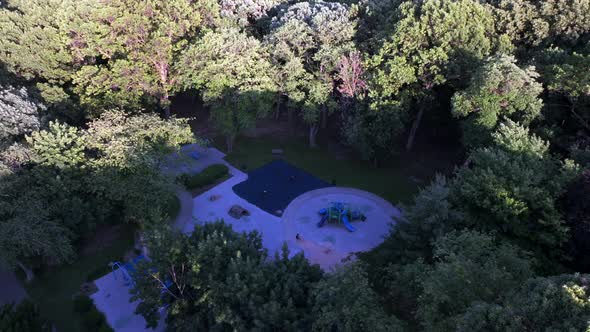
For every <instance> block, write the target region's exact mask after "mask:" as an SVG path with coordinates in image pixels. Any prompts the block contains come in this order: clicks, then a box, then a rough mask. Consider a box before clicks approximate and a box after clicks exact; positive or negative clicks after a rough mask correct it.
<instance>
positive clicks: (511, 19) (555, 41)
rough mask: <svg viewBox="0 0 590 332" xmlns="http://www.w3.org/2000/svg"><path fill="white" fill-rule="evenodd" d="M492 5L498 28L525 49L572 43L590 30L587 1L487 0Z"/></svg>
mask: <svg viewBox="0 0 590 332" xmlns="http://www.w3.org/2000/svg"><path fill="white" fill-rule="evenodd" d="M485 2H487V3H490V4H492V5H494V6H495V8H496V10H495V14H496V15H495V16H496V25H497V26H498V29H499V30H500V31H501V32H503V33H506V34H507V35H508V36H510V39H511V40H512V42H513V43H514V44H515V45H517V46H518V47H520V48H522V49H524V50H526V49H527V48H529V49H530V48H531V47H545V46H548V45H561V46H572V45H575V44H576V43H577V42H578V40H583V39H585V36H587V35H588V33H590V2H589V1H587V0H581V1H562V0H545V1H535V0H486V1H485Z"/></svg>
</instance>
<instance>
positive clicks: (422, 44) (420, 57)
mask: <svg viewBox="0 0 590 332" xmlns="http://www.w3.org/2000/svg"><path fill="white" fill-rule="evenodd" d="M393 22H395V26H394V28H393V29H392V30H393V34H392V35H391V36H389V38H388V39H387V41H386V42H385V43H384V44H383V46H382V47H381V49H380V50H379V52H378V54H376V55H375V56H374V57H373V58H372V60H371V64H372V67H373V68H374V69H373V71H374V75H373V79H372V85H371V93H370V96H371V97H372V100H373V102H372V107H373V109H375V110H376V111H379V110H380V109H382V108H385V107H390V106H392V105H393V106H395V107H399V105H400V104H401V105H405V107H402V108H400V110H405V111H407V109H408V107H409V105H410V104H409V103H408V100H407V99H408V97H409V98H411V99H412V100H414V103H416V104H417V107H416V108H417V113H416V114H414V115H413V116H412V117H413V123H412V126H411V128H410V131H409V135H408V140H407V143H406V149H408V150H409V149H411V148H412V146H413V142H414V137H415V134H416V131H417V129H418V127H419V125H420V122H421V119H422V116H423V114H424V111H425V109H426V108H427V107H428V101H429V100H430V98H431V97H432V96H433V94H432V90H433V88H434V87H436V86H438V85H441V84H444V83H447V84H457V83H458V82H461V81H463V80H466V79H469V77H470V73H471V72H472V71H473V70H474V69H475V68H477V66H478V65H479V63H480V62H481V61H482V60H483V59H485V58H486V57H487V56H489V55H490V54H492V53H493V52H495V51H496V50H498V49H506V48H508V47H509V46H508V45H506V43H505V41H506V40H505V38H501V37H499V36H498V35H497V34H496V32H495V27H494V16H493V14H492V10H491V7H489V6H487V5H484V4H481V3H479V2H477V1H471V0H460V1H452V0H426V1H418V2H415V1H407V2H404V3H402V4H401V5H400V6H399V7H398V8H397V10H396V15H395V19H394V20H393ZM401 118H403V117H400V119H401Z"/></svg>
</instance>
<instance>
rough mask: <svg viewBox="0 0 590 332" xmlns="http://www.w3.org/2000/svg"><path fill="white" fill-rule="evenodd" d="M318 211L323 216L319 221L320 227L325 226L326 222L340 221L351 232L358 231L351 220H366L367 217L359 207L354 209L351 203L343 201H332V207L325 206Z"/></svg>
mask: <svg viewBox="0 0 590 332" xmlns="http://www.w3.org/2000/svg"><path fill="white" fill-rule="evenodd" d="M318 213H319V214H320V216H322V219H321V220H320V221H319V222H318V227H322V226H324V225H325V224H326V222H339V223H342V224H343V225H344V227H345V228H346V229H347V230H348V231H350V232H354V231H356V228H354V226H352V225H351V224H350V222H351V221H355V220H361V221H365V220H366V217H365V216H364V215H363V214H362V213H361V212H360V210H359V209H356V208H355V209H353V208H351V206H350V204H345V203H342V202H332V203H331V206H330V207H328V208H323V209H321V210H319V211H318Z"/></svg>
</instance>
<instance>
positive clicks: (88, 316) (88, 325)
mask: <svg viewBox="0 0 590 332" xmlns="http://www.w3.org/2000/svg"><path fill="white" fill-rule="evenodd" d="M82 325H83V326H84V327H85V330H86V331H88V332H94V331H98V330H99V329H101V328H102V326H103V325H106V320H105V318H104V315H103V314H102V313H101V312H100V311H98V310H97V309H96V308H95V307H92V309H90V311H88V312H86V313H85V314H84V315H83V316H82Z"/></svg>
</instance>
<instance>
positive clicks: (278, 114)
mask: <svg viewBox="0 0 590 332" xmlns="http://www.w3.org/2000/svg"><path fill="white" fill-rule="evenodd" d="M280 118H281V94H280V93H279V96H278V98H277V108H276V110H275V120H278V119H280Z"/></svg>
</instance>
